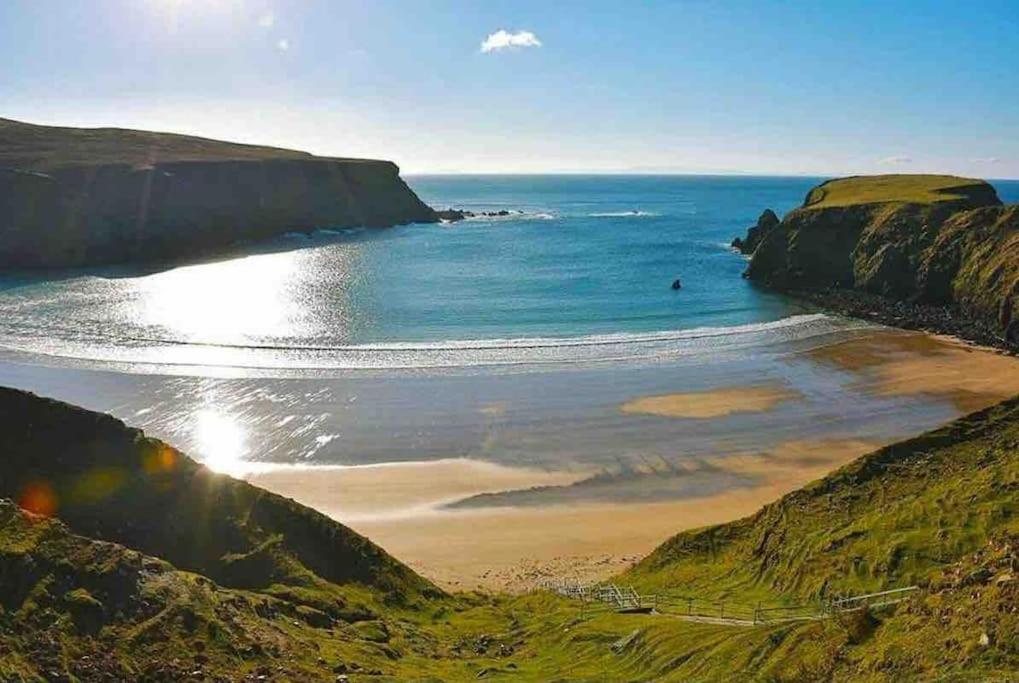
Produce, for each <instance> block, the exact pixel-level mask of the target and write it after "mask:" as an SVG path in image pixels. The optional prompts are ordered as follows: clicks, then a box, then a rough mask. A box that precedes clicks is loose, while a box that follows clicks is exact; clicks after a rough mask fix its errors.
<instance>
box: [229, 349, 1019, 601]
mask: <svg viewBox="0 0 1019 683" xmlns="http://www.w3.org/2000/svg"><path fill="white" fill-rule="evenodd" d="M794 357H795V358H796V359H797V360H798V359H800V358H801V357H803V358H808V359H810V360H811V361H813V362H815V363H818V364H819V365H820V366H822V367H829V368H831V369H837V370H838V371H842V372H847V373H849V375H850V377H849V383H850V385H851V386H852V387H853V390H854V391H858V392H862V393H864V394H867V395H872V396H874V397H887V396H894V397H899V398H904V397H906V398H908V397H912V398H915V399H916V400H919V401H924V402H926V401H932V400H933V401H938V402H943V403H947V404H949V405H950V406H951V408H952V412H953V413H954V414H961V413H964V412H969V411H972V410H976V409H979V408H982V407H985V406H988V405H991V404H993V403H995V402H997V401H999V400H1002V399H1004V398H1006V397H1008V396H1011V395H1013V394H1015V393H1019V362H1017V361H1016V360H1015V359H1013V358H1011V357H1009V356H1006V355H1003V354H1001V353H998V352H996V351H993V350H989V349H982V348H977V347H973V346H969V345H967V344H964V343H962V342H959V341H957V340H954V339H948V338H942V337H935V336H930V335H925V334H920V333H912V332H900V331H894V330H887V331H880V332H877V333H874V334H869V335H865V336H861V337H859V338H856V339H850V340H846V341H841V342H838V343H835V344H832V345H826V346H823V347H820V348H815V349H811V350H807V351H803V352H798V353H797V354H794ZM803 398H804V397H803V396H802V395H801V394H800V392H799V391H797V390H796V389H795V388H791V387H788V386H785V385H781V384H754V385H748V386H746V387H743V388H738V387H732V386H729V387H723V388H720V389H718V390H710V391H704V392H676V393H674V394H660V395H654V396H648V397H644V398H640V399H635V400H632V401H630V402H627V403H625V404H623V405H622V406H621V412H622V413H624V414H629V415H633V416H634V417H637V416H640V415H648V414H650V415H653V416H656V417H659V418H669V419H676V420H688V421H690V422H699V421H709V420H712V419H717V418H723V417H725V416H729V415H732V414H735V413H742V412H758V413H761V412H767V411H769V410H774V409H775V408H776V407H777V406H779V405H781V404H783V403H786V402H789V401H798V400H801V399H803ZM892 440H893V439H891V438H873V437H860V438H852V437H843V438H821V439H789V440H786V441H783V442H781V443H779V444H777V445H775V446H773V447H770V448H767V449H763V450H753V449H750V450H748V449H736V450H733V451H731V452H728V453H725V454H724V455H721V456H720V457H717V458H714V459H712V460H711V461H710V464H711V468H712V469H711V470H710V472H712V473H714V474H716V475H717V476H738V477H742V478H743V479H741V481H747V482H751V483H750V485H741V486H738V487H734V488H731V489H729V490H723V491H720V492H713V493H708V494H706V495H691V496H687V497H678V498H676V499H674V500H665V501H660V500H655V501H651V502H639V501H637V502H629V503H619V502H612V501H608V500H606V501H602V502H588V503H584V502H581V503H574V504H556V503H555V502H554V501H555V500H560V499H561V496H556V495H555V494H559V493H561V492H563V491H569V490H571V489H572V488H576V487H581V486H584V485H585V484H586V482H587V481H588V475H589V474H590V473H585V472H583V471H578V470H576V469H573V470H571V471H568V472H562V471H554V470H551V471H550V470H541V469H534V468H524V467H507V466H502V465H496V464H492V463H487V462H483V461H477V460H472V459H464V458H458V459H448V460H440V461H437V462H423V463H421V462H414V463H396V464H389V465H383V466H374V467H353V468H279V469H273V470H270V471H267V472H262V473H258V474H252V475H249V476H248V479H249V480H250V481H252V482H253V483H255V484H257V485H259V486H263V487H265V488H268V489H270V490H273V491H275V492H277V493H280V494H282V495H285V496H288V497H292V498H294V499H296V500H298V501H300V502H302V503H305V504H307V505H310V506H312V507H315V508H317V509H319V510H321V511H323V512H325V513H327V514H329V515H331V516H333V517H335V518H336V519H339V520H340V521H343V522H344V523H347V524H349V525H351V526H352V527H354V528H355V529H356V530H358V531H359V532H361V533H363V534H365V535H366V536H368V537H370V538H371V539H373V540H374V541H376V542H378V543H379V544H381V545H382V546H383V547H385V548H386V549H387V550H389V551H390V552H392V553H393V554H394V555H396V556H397V557H400V558H402V559H403V560H405V561H406V562H408V564H410V565H411V566H412V567H414V568H415V569H416V570H418V571H420V572H422V573H423V574H425V575H426V576H428V577H429V578H431V579H433V580H434V581H436V582H437V583H438V584H439V585H441V586H444V587H446V588H450V589H471V588H479V587H484V588H495V589H500V590H509V591H520V590H526V589H527V588H528V587H530V586H532V585H533V584H534V583H535V582H536V581H538V580H540V578H541V577H543V576H573V577H575V578H577V579H580V580H585V581H587V580H598V579H604V578H606V577H608V576H611V575H613V574H614V573H617V572H619V571H621V570H622V569H624V568H626V567H627V566H629V565H631V564H632V563H633V562H635V561H637V560H638V559H639V558H640V557H642V556H643V555H645V554H646V553H648V552H649V551H651V550H652V549H653V548H654V547H655V546H656V545H658V544H659V543H661V542H662V541H664V540H665V539H667V538H668V537H670V536H672V535H673V534H675V533H677V532H679V531H682V530H684V529H691V528H696V527H700V526H704V525H709V524H716V523H720V522H725V521H728V520H732V519H736V518H739V517H743V516H746V515H750V514H753V513H754V512H755V511H757V510H758V509H759V508H760V507H761V506H762V505H765V504H767V503H769V502H771V501H774V500H776V499H777V498H779V497H780V496H782V495H783V494H785V493H787V492H789V491H791V490H794V489H796V488H798V487H800V486H802V485H804V484H806V483H808V482H810V481H813V480H815V479H817V478H819V477H821V476H823V475H825V474H826V473H828V472H830V471H832V470H834V469H836V468H838V467H839V466H841V465H843V464H845V463H847V462H849V461H851V460H853V459H855V458H856V457H858V456H860V455H862V454H864V453H867V452H869V451H871V450H873V449H875V448H877V447H880V446H881V445H884V444H885V443H888V442H890V441H892ZM694 469H695V468H688V471H694ZM644 470H645V471H643V472H640V473H639V474H640V476H635V477H634V476H631V477H629V478H627V479H626V480H625V481H619V482H614V484H615V485H616V486H617V487H625V486H631V487H634V488H635V489H639V490H644V489H646V488H648V485H649V483H651V484H656V483H658V482H659V481H660V480H661V479H662V478H663V477H670V476H676V475H675V472H674V471H669V472H666V471H664V470H662V469H660V468H656V465H655V464H654V463H651V464H650V465H648V466H647V467H644ZM678 476H680V477H682V476H684V475H683V473H680V475H678ZM494 492H503V493H502V494H501V495H497V497H496V498H495V502H496V504H488V503H487V502H486V496H485V495H479V494H492V493H494ZM506 492H508V493H506ZM542 495H548V496H550V498H549V500H550V501H553V502H552V503H551V504H548V505H540V504H534V501H535V500H538V501H540V500H541V499H542V498H541V496H542ZM536 496H537V497H536ZM475 497H477V498H475ZM457 500H462V501H463V500H466V501H467V502H468V503H471V502H472V501H475V500H476V501H478V504H477V505H476V506H475V505H471V504H468V505H464V506H456V507H454V508H452V509H451V508H449V507H447V506H448V504H449V503H450V502H451V501H457Z"/></svg>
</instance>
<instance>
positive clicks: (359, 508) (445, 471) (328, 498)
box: [245, 458, 584, 523]
mask: <svg viewBox="0 0 1019 683" xmlns="http://www.w3.org/2000/svg"><path fill="white" fill-rule="evenodd" d="M583 476H584V473H583V472H546V471H542V470H537V469H532V468H527V467H506V466H503V465H497V464H495V463H490V462H485V461H482V460H469V459H466V458H450V459H448V460H432V461H428V462H398V463H386V464H383V465H354V466H337V467H330V466H320V467H287V466H281V467H276V468H270V469H268V470H265V471H260V472H252V473H249V474H248V475H246V476H245V479H247V480H248V481H249V482H251V483H252V484H255V485H256V486H261V487H263V488H267V489H269V490H271V491H276V492H277V493H282V494H283V495H286V496H288V497H291V498H295V499H297V500H300V501H301V502H303V503H305V504H306V505H311V507H314V508H316V509H318V510H319V511H321V512H324V513H326V514H328V515H330V516H332V517H335V518H336V519H342V520H344V521H345V522H350V523H353V522H356V521H359V520H380V519H392V520H405V519H408V518H412V517H415V516H417V515H427V514H429V513H434V511H435V509H436V508H438V507H441V506H442V505H444V504H446V503H449V502H453V501H456V500H460V499H463V498H466V497H469V496H474V495H478V494H483V493H492V492H497V491H505V490H506V489H518V488H527V487H529V486H555V485H568V484H571V483H573V482H575V481H577V480H578V479H581V478H582V477H583ZM309 501H311V502H309Z"/></svg>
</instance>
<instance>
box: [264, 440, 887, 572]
mask: <svg viewBox="0 0 1019 683" xmlns="http://www.w3.org/2000/svg"><path fill="white" fill-rule="evenodd" d="M877 445H878V444H876V443H874V442H866V441H819V442H816V443H806V442H793V443H790V444H787V445H785V446H783V447H781V448H779V449H776V450H775V451H774V452H770V453H761V454H746V455H737V456H732V457H729V458H726V459H725V460H724V461H721V462H720V464H721V466H722V467H729V468H731V469H732V470H733V471H739V472H741V473H752V474H756V475H760V476H761V477H762V482H763V483H762V485H760V486H758V487H755V488H752V489H741V490H735V491H731V492H727V493H724V494H720V495H714V496H709V497H702V498H696V499H689V500H682V501H675V502H667V503H639V504H626V505H622V504H592V505H577V506H553V507H547V508H489V509H480V510H477V509H472V510H443V509H439V508H438V506H439V505H441V504H442V503H444V502H447V501H449V500H450V499H455V498H458V497H464V496H466V495H472V493H471V492H482V491H490V490H505V489H507V488H524V487H526V486H533V485H541V484H546V483H552V482H553V480H554V483H569V482H572V481H575V480H576V479H577V478H578V474H576V473H546V472H540V471H536V470H526V469H516V468H506V467H502V466H499V465H493V464H490V463H481V462H475V461H470V460H462V459H457V460H446V461H440V462H436V463H404V464H393V465H384V466H375V467H351V468H336V467H323V468H281V469H277V470H271V471H268V472H262V473H259V474H253V475H249V477H248V479H249V481H251V482H252V483H254V484H257V485H259V486H262V487H264V488H267V489H269V490H271V491H275V492H276V493H279V494H281V495H284V496H287V497H290V498H293V499H295V500H297V501H299V502H301V503H304V504H305V505H309V506H311V507H314V508H316V509H318V510H321V511H322V512H325V513H326V514H328V515H330V516H332V517H334V518H336V519H337V520H339V521H341V522H343V523H345V524H348V525H349V526H351V527H353V528H354V529H355V530H357V531H358V532H360V533H362V534H364V535H366V536H368V537H369V538H371V539H372V540H373V541H375V542H376V543H379V544H380V545H381V546H382V547H384V548H385V549H386V550H388V551H389V552H390V553H392V554H393V555H395V556H396V557H398V558H400V559H402V560H404V561H405V562H407V563H408V564H409V565H410V566H412V567H413V568H414V569H416V570H418V571H419V572H421V573H422V574H424V575H425V576H427V577H429V578H430V579H432V580H434V581H436V582H437V583H438V584H439V585H441V586H443V587H446V588H451V589H466V588H477V587H485V588H496V589H502V590H514V591H515V590H524V589H527V588H529V587H531V586H533V585H534V583H535V582H536V581H537V580H538V579H540V578H541V577H543V576H573V577H575V578H578V579H582V580H595V579H602V578H606V577H607V576H611V575H612V574H614V573H616V572H618V571H620V570H621V569H623V568H625V567H627V566H629V565H630V564H632V563H633V562H634V561H636V560H637V559H639V558H640V557H642V556H643V555H646V554H647V553H648V552H650V551H651V550H652V549H653V548H654V547H655V546H656V545H658V544H659V543H661V542H662V541H664V540H665V539H667V538H668V537H670V536H672V535H673V534H675V533H677V532H679V531H682V530H683V529H689V528H693V527H698V526H704V525H706V524H717V523H719V522H725V521H728V520H731V519H735V518H738V517H742V516H745V515H748V514H751V513H753V512H754V511H755V510H757V509H758V508H759V507H760V506H761V505H763V504H765V503H767V502H769V501H772V500H775V499H776V498H778V497H779V496H781V495H782V494H783V493H786V492H788V491H790V490H792V489H794V488H797V487H798V486H801V485H803V484H805V483H807V482H809V481H812V480H813V479H816V478H818V477H819V476H822V475H823V474H824V473H826V472H828V471H830V470H831V469H834V468H835V467H837V466H838V465H840V464H843V463H845V462H848V461H849V460H852V459H853V458H855V457H857V456H859V455H861V454H863V453H866V452H868V451H870V450H873V448H875V447H876V446H877ZM444 475H449V476H448V478H447V476H444ZM355 492H356V495H355Z"/></svg>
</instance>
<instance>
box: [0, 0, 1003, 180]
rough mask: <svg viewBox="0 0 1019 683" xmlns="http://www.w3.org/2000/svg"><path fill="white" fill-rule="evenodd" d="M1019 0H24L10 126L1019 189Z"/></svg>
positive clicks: (332, 151)
mask: <svg viewBox="0 0 1019 683" xmlns="http://www.w3.org/2000/svg"><path fill="white" fill-rule="evenodd" d="M1016 36H1019V2H1017V0H1005V1H1003V2H994V1H987V2H979V1H978V2H972V3H959V2H955V1H953V2H936V1H933V0H932V1H929V2H923V1H920V2H895V1H891V2H860V1H845V2H841V1H839V0H827V1H826V2H816V1H815V2H764V1H758V2H750V1H748V2H738V1H733V2H725V1H723V0H714V1H710V2H708V1H689V2H682V1H676V2H650V1H647V2H637V1H635V0H619V1H618V2H600V1H597V0H590V1H588V2H571V1H569V0H557V1H556V2H548V1H540V2H531V1H528V0H515V1H514V2H499V3H496V2H483V1H480V0H464V1H462V2H457V1H453V0H449V1H441V0H435V1H430V2H424V1H418V0H372V1H371V2H368V1H359V2H355V1H353V0H87V1H84V0H83V1H77V0H3V2H0V65H2V66H0V117H7V118H15V119H19V120H26V121H32V122H37V123H47V124H57V125H74V126H120V127H129V128H144V129H152V130H166V131H173V132H181V133H190V134H197V135H204V136H207V137H214V138H221V139H229V140H238V141H242V142H252V143H259V144H271V145H278V146H283V147H291V148H297V149H303V150H307V151H310V152H314V153H317V154H324V155H335V156H356V157H372V158H384V159H391V160H393V161H395V162H397V163H398V164H399V165H400V166H401V168H402V169H403V171H404V172H405V173H438V172H452V173H471V172H492V173H499V172H505V173H539V172H636V173H641V172H647V173H759V174H784V175H844V174H850V173H881V172H884V173H888V172H897V173H905V172H946V173H958V174H963V175H971V176H979V177H985V178H1017V177H1019V49H1017V48H1016V45H1017V38H1016Z"/></svg>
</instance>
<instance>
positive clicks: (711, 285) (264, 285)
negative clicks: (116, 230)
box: [0, 175, 1019, 370]
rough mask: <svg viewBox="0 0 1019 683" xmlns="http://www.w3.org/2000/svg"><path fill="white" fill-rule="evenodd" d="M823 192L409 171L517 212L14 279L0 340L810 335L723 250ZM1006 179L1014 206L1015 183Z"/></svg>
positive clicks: (461, 350) (703, 343)
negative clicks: (150, 265) (762, 220)
mask: <svg viewBox="0 0 1019 683" xmlns="http://www.w3.org/2000/svg"><path fill="white" fill-rule="evenodd" d="M819 180H820V179H819V178H775V177H717V176H712V177H707V176H704V177H691V176H605V175H598V176H413V177H410V178H408V182H409V183H410V185H411V186H412V187H413V188H414V189H415V190H416V191H417V192H418V193H419V194H420V196H421V197H422V198H423V199H424V200H425V201H426V202H428V203H430V204H431V205H433V206H435V207H440V208H445V207H450V206H453V207H460V208H465V209H470V210H473V211H476V212H480V211H499V210H506V211H509V212H511V214H510V215H509V216H506V217H495V218H487V217H481V218H475V219H469V220H466V221H463V222H459V223H454V224H437V225H408V226H401V227H396V228H391V229H384V230H363V229H354V230H349V229H348V230H332V229H329V228H328V226H323V229H322V230H319V231H317V232H315V233H313V234H311V235H304V234H292V235H288V236H286V237H283V238H280V239H278V240H276V241H274V242H272V243H269V244H262V245H258V246H257V247H249V248H246V249H245V250H244V251H240V252H238V253H237V254H235V255H234V257H232V258H223V259H220V260H217V261H214V262H209V263H202V264H194V265H187V266H181V267H175V268H170V269H161V270H160V269H156V270H146V271H142V270H138V269H132V268H112V269H103V270H93V271H69V272H63V273H56V274H54V273H47V274H43V275H39V274H27V275H20V276H19V275H11V274H6V275H3V276H2V277H0V347H4V348H7V349H13V350H15V351H17V352H28V353H31V354H36V355H38V354H43V355H45V356H47V357H49V358H63V359H77V360H84V361H89V362H116V363H127V364H133V365H135V366H138V365H153V366H160V365H167V364H174V365H178V366H193V367H195V366H196V367H207V366H227V367H247V368H252V367H254V368H263V369H265V368H284V369H287V368H289V369H296V368H300V369H305V370H314V369H324V368H332V369H350V368H376V369H377V368H393V367H400V368H405V367H410V368H415V367H436V366H441V367H449V366H477V365H486V364H488V365H491V364H526V363H548V362H578V361H579V362H583V361H606V360H617V359H623V358H648V357H661V356H675V355H681V354H683V353H689V352H703V351H715V350H718V348H719V347H721V346H725V345H727V344H728V345H733V344H735V345H741V346H745V345H753V344H756V343H759V342H766V341H768V340H772V339H775V338H782V339H790V338H791V339H799V338H803V337H804V336H811V335H816V334H817V333H819V332H824V331H826V330H828V328H829V327H830V326H831V325H832V324H834V323H833V322H832V321H831V320H830V319H827V318H826V317H824V316H818V315H813V314H809V312H807V311H803V310H801V309H800V308H798V307H797V305H795V304H793V303H791V302H790V301H788V300H786V299H785V298H783V297H781V296H779V295H776V294H774V293H769V292H766V291H763V290H761V289H759V288H757V287H756V286H755V285H753V284H752V283H750V282H747V281H745V280H743V279H742V278H741V277H740V273H741V272H742V271H743V269H744V268H745V265H746V262H745V259H744V258H743V257H742V256H740V255H739V254H736V253H734V252H733V251H732V250H731V249H729V247H728V244H729V242H730V241H731V239H732V238H733V237H734V236H736V235H742V234H743V233H744V231H745V229H746V227H747V226H748V225H750V224H752V223H753V222H754V221H755V220H756V218H757V216H758V215H759V214H760V213H761V211H762V210H763V209H765V208H772V209H774V210H775V211H777V212H778V213H779V214H782V213H784V212H786V211H788V210H790V209H792V208H794V207H796V206H798V205H799V204H800V203H801V202H802V199H803V197H804V195H805V194H806V192H807V191H808V190H809V189H810V188H811V187H812V186H813V185H815V184H816V183H817V182H819ZM996 186H997V187H998V189H999V192H1000V194H1001V195H1002V198H1003V199H1005V200H1006V201H1008V200H1017V199H1019V183H1017V182H1014V181H1012V182H999V183H996ZM676 278H681V280H682V283H683V287H682V289H681V290H680V291H673V290H672V289H671V287H670V285H671V283H672V282H673V280H675V279H676Z"/></svg>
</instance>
